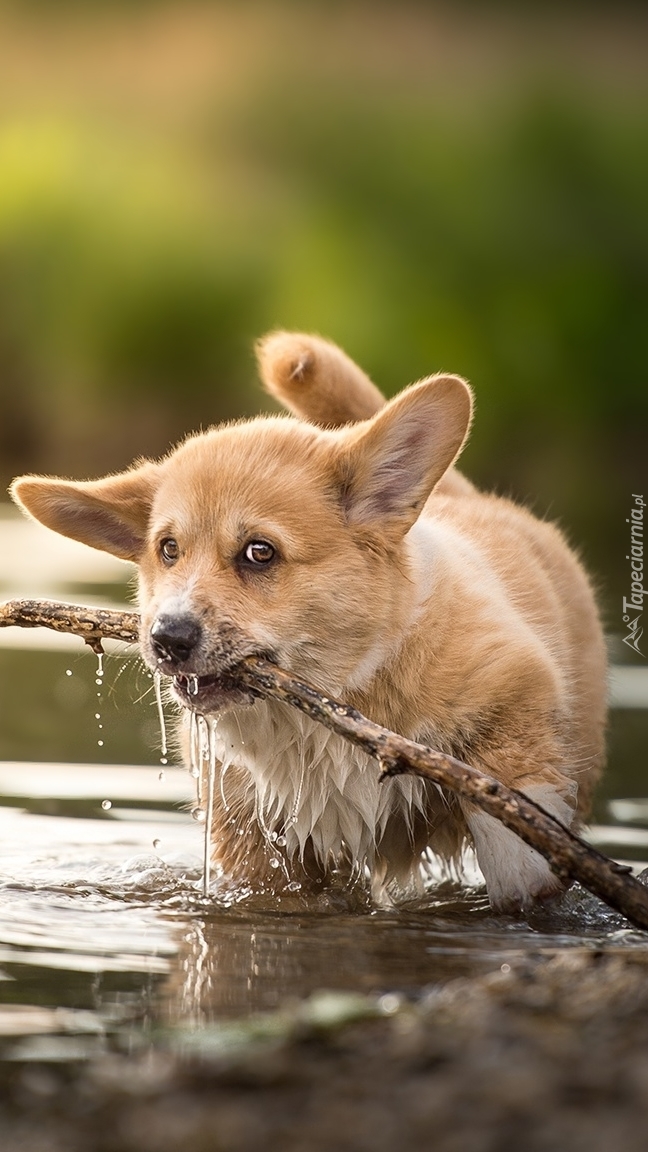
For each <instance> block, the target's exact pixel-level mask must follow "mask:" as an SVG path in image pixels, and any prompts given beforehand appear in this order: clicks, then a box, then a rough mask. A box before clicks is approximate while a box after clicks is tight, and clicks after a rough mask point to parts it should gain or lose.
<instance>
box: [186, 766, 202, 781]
mask: <svg viewBox="0 0 648 1152" xmlns="http://www.w3.org/2000/svg"><path fill="white" fill-rule="evenodd" d="M189 775H190V776H192V777H193V779H194V780H197V779H198V777H199V776H200V769H199V768H197V767H196V766H195V765H194V766H193V768H191V769H190V771H189Z"/></svg>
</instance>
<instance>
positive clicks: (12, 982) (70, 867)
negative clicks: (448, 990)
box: [0, 763, 645, 1060]
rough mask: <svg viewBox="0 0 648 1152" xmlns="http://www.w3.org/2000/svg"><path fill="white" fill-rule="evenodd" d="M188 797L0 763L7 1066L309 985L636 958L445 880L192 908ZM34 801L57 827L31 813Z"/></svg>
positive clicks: (623, 945)
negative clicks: (602, 953)
mask: <svg viewBox="0 0 648 1152" xmlns="http://www.w3.org/2000/svg"><path fill="white" fill-rule="evenodd" d="M192 784H193V781H192V780H191V778H190V777H189V775H188V773H186V772H185V771H183V770H178V769H173V768H170V769H168V770H167V771H166V772H165V776H164V779H163V780H162V781H161V780H160V779H159V770H158V768H157V766H156V767H150V768H143V767H132V768H128V767H123V766H119V767H110V766H102V765H55V764H52V765H42V764H29V763H20V764H18V763H14V764H3V765H2V766H0V845H1V847H0V976H1V979H0V1053H1V1054H2V1055H3V1056H4V1057H5V1058H8V1059H21V1060H22V1059H44V1058H47V1059H58V1058H60V1059H64V1058H65V1059H67V1058H78V1057H81V1056H83V1055H89V1054H92V1053H95V1052H97V1051H98V1050H101V1049H102V1048H103V1047H104V1046H105V1045H107V1044H109V1043H112V1042H113V1040H114V1037H115V1036H121V1037H122V1039H123V1037H124V1036H125V1037H128V1038H129V1039H128V1043H133V1042H135V1039H134V1038H136V1037H138V1036H141V1035H142V1034H145V1035H148V1034H149V1033H150V1032H151V1030H152V1031H155V1030H156V1029H157V1028H160V1027H164V1028H166V1027H168V1026H173V1027H183V1028H184V1027H187V1026H194V1025H196V1026H197V1025H201V1024H206V1023H211V1022H214V1021H217V1020H219V1019H223V1018H229V1017H238V1016H242V1015H246V1014H248V1013H251V1012H257V1011H262V1010H267V1009H272V1008H275V1007H277V1006H279V1005H282V1004H284V1003H286V1002H287V1001H290V1000H291V999H294V998H296V997H303V996H305V995H308V994H309V993H311V992H313V991H315V990H317V989H321V988H328V989H333V990H344V991H360V992H365V993H370V994H376V995H384V994H385V993H394V992H396V993H398V994H399V995H404V996H408V997H418V996H420V995H422V993H423V991H424V990H425V989H426V988H429V987H430V986H431V985H434V984H438V983H440V982H444V981H447V980H450V979H453V978H455V977H457V976H460V975H468V974H471V973H484V972H488V971H491V970H495V969H497V968H500V967H501V966H502V965H503V964H512V963H514V962H515V960H516V958H518V957H519V956H520V955H521V954H524V953H528V952H530V951H531V952H533V953H540V952H542V953H547V952H552V951H555V950H556V949H562V948H580V949H583V948H585V949H592V948H605V949H614V950H616V949H623V950H626V949H628V948H644V947H645V942H644V938H643V936H642V934H640V933H638V932H634V931H632V930H630V929H628V927H627V925H624V924H623V922H622V920H621V918H620V917H618V916H617V915H615V914H613V913H611V912H610V911H609V910H607V909H605V908H604V907H603V906H602V905H601V904H600V903H599V902H598V901H596V900H594V899H593V898H591V897H589V896H588V895H587V894H585V893H581V892H578V891H572V892H571V893H569V894H568V896H567V897H566V898H565V899H564V900H563V901H562V902H561V904H560V905H559V906H557V907H554V908H553V909H551V910H542V911H538V912H536V913H535V914H534V916H533V917H531V918H530V919H528V920H515V919H512V918H508V917H501V916H500V917H498V916H494V915H493V914H492V912H491V911H490V909H489V907H488V904H487V901H486V899H485V897H484V895H483V892H482V891H480V890H479V889H473V890H462V889H461V888H460V887H459V886H458V885H456V884H451V883H449V882H446V883H445V884H441V885H440V886H439V887H438V888H437V889H436V890H435V891H434V892H432V893H430V894H429V896H428V897H427V898H426V900H424V901H420V902H418V903H417V904H416V905H410V906H407V907H403V908H400V909H398V910H393V911H377V910H371V909H369V908H367V907H366V905H364V904H363V902H362V901H361V900H359V899H358V897H357V896H354V894H353V893H349V892H345V891H340V892H338V893H335V894H328V895H324V894H323V895H322V896H321V897H320V899H319V901H318V903H317V905H316V906H315V907H313V906H312V905H311V906H310V907H305V906H304V904H303V902H302V900H301V897H299V896H293V897H288V898H286V897H284V899H283V901H281V902H280V903H279V904H278V905H275V907H274V908H272V909H268V908H267V907H265V908H264V907H263V906H259V901H258V900H257V901H256V904H255V901H254V900H251V899H244V898H243V897H242V895H241V894H233V893H231V892H228V891H226V890H221V889H219V884H218V880H217V879H216V880H215V881H214V882H213V883H212V889H211V893H210V897H209V898H208V899H205V898H204V897H203V895H202V862H201V850H202V829H201V828H200V827H199V826H197V825H196V823H195V822H194V821H193V820H192V819H191V817H190V816H189V815H188V813H187V812H186V811H183V810H182V807H183V800H184V798H185V797H186V799H187V800H189V798H190V796H191V786H192ZM108 797H110V800H111V807H110V809H108V810H106V809H104V808H103V807H102V800H103V799H106V798H108ZM48 798H54V799H55V801H56V806H57V812H56V815H43V814H42V811H43V808H44V807H47V803H46V802H47V800H48ZM154 845H155V847H154Z"/></svg>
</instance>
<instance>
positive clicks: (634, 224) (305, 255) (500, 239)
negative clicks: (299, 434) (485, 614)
mask: <svg viewBox="0 0 648 1152" xmlns="http://www.w3.org/2000/svg"><path fill="white" fill-rule="evenodd" d="M145 7H146V6H145ZM289 7H290V6H289ZM387 7H388V6H387ZM316 8H317V5H312V6H311V5H309V6H306V8H305V9H304V11H305V12H306V13H307V12H308V11H310V10H311V9H312V10H313V11H314V10H315V9H316ZM406 8H407V19H408V20H409V21H410V24H411V23H412V21H413V20H414V22H416V20H417V19H419V17H417V16H416V13H417V12H418V11H420V13H421V15H420V20H421V37H422V38H424V37H425V35H427V34H428V31H429V29H428V25H427V24H426V16H425V6H424V5H421V6H418V7H417V6H416V5H414V6H409V7H408V6H403V8H402V9H401V13H402V18H403V20H404V19H405V11H406ZM378 9H379V10H380V12H381V19H382V20H383V22H384V21H385V12H386V10H387V8H386V6H384V5H379V6H377V11H378ZM228 10H229V9H228ZM293 10H294V11H296V9H293ZM178 11H180V10H179V9H178ZM254 11H260V9H259V6H258V5H257V6H256V8H255V9H254ZM336 11H337V9H336ZM392 13H393V15H392V17H391V18H390V19H392V21H393V20H395V21H398V19H399V16H398V7H397V6H394V8H393V9H392ZM309 18H310V17H308V15H306V16H304V12H302V15H301V17H300V19H301V20H302V24H301V25H300V26H299V28H298V29H297V32H296V33H295V35H296V36H297V37H299V36H301V37H302V40H303V45H304V46H305V48H306V51H304V52H303V53H300V52H297V53H296V54H295V52H294V44H295V40H293V41H292V42H291V43H289V44H288V46H287V47H286V46H284V47H283V49H282V51H281V52H280V51H279V47H278V45H279V40H280V37H281V32H280V31H278V32H276V33H272V32H271V31H270V32H269V31H268V29H271V28H272V22H271V21H269V22H266V24H264V25H263V27H262V29H261V31H260V32H259V38H260V39H262V38H263V37H264V36H265V37H269V40H268V44H267V49H266V54H265V57H263V67H259V68H257V69H256V70H255V69H251V74H250V75H249V76H248V77H247V78H245V81H244V82H243V81H242V82H241V83H240V84H239V85H238V88H236V90H235V91H234V89H232V91H229V92H228V94H227V95H226V97H224V96H223V93H222V92H221V91H220V90H218V91H217V88H218V85H217V84H216V77H215V78H214V86H213V92H212V94H211V95H210V94H209V91H207V93H206V94H205V96H204V98H203V99H202V102H201V103H200V102H199V106H196V107H195V108H194V110H193V112H192V114H191V117H190V120H186V119H185V120H184V121H182V123H181V126H180V127H178V126H177V125H176V126H175V127H173V128H171V129H170V128H169V123H168V122H167V121H168V115H167V114H166V113H165V115H167V121H164V117H163V116H162V113H160V124H158V125H156V124H155V123H154V122H152V121H151V120H149V121H148V122H147V124H146V126H145V127H144V128H143V127H142V124H141V122H137V123H135V122H133V123H131V122H129V120H128V117H127V116H126V115H125V113H124V110H123V108H121V110H120V111H119V113H118V114H117V113H114V114H113V115H111V116H107V115H105V114H99V113H97V112H96V111H93V110H92V108H91V107H88V108H86V107H85V106H83V104H82V102H80V101H79V99H78V96H77V104H76V105H75V104H74V101H68V104H67V106H66V108H65V109H64V110H60V109H59V110H58V111H57V112H56V114H53V113H51V112H48V113H47V114H46V113H45V111H44V110H43V109H42V108H39V109H36V110H34V109H31V110H28V111H23V112H21V113H20V114H18V113H16V114H9V113H5V114H4V115H3V116H2V117H0V469H1V470H2V473H3V480H4V481H8V480H9V479H10V477H11V475H13V474H15V473H17V472H20V471H25V470H41V471H52V472H61V473H63V474H67V475H74V474H76V475H92V474H97V473H99V472H101V471H104V470H107V469H114V468H119V467H123V466H125V465H126V464H128V463H129V461H130V459H131V458H132V457H134V456H136V455H139V454H142V453H145V454H155V453H159V452H163V451H165V450H166V449H167V447H168V446H169V444H170V443H172V442H173V441H174V440H175V439H177V438H178V437H180V436H181V435H183V434H184V433H185V432H186V431H189V430H191V429H193V428H195V427H197V426H199V425H201V424H202V425H205V424H208V423H210V422H213V421H215V420H218V419H223V418H229V417H232V416H235V415H239V414H247V413H251V412H253V411H255V410H256V409H257V407H259V406H264V407H267V406H268V404H267V402H266V401H264V400H261V398H260V397H259V395H258V393H256V392H255V388H254V384H253V381H254V369H253V361H252V354H251V350H252V344H253V341H254V339H255V337H256V336H258V335H259V334H261V333H262V332H263V331H265V330H266V329H267V328H269V327H272V326H282V327H294V328H303V329H310V330H317V331H319V332H321V333H323V334H324V335H327V336H329V337H331V338H332V339H335V340H337V341H338V342H339V343H341V344H342V345H343V346H344V347H345V348H346V350H347V351H348V352H349V353H350V354H351V355H352V356H354V357H355V358H356V359H358V361H359V362H360V363H362V365H363V366H364V367H365V368H366V369H367V370H368V371H369V372H370V373H372V374H373V376H374V378H375V379H376V382H377V383H378V384H379V385H381V386H382V387H384V388H385V389H386V391H388V392H389V393H393V392H394V391H396V390H398V389H399V388H401V387H402V386H404V385H405V384H407V383H408V382H410V381H411V380H413V379H416V378H418V377H420V376H422V375H425V374H427V373H429V372H431V371H436V370H438V369H440V368H444V369H447V370H451V371H456V372H460V373H462V374H464V375H466V376H467V377H468V378H469V379H470V380H471V381H472V382H473V384H474V386H475V389H476V393H477V401H478V406H477V420H476V425H475V431H474V434H473V438H472V441H471V444H470V446H469V448H468V449H467V452H466V455H465V467H466V470H467V471H468V472H469V473H470V474H471V475H472V476H474V477H475V478H476V479H477V480H478V482H480V483H484V484H488V485H495V486H496V487H498V488H499V490H501V491H504V492H510V493H512V494H514V495H515V496H517V497H520V498H522V499H525V500H529V501H530V502H531V503H532V505H533V506H534V507H535V509H536V510H537V511H538V512H539V513H540V514H547V513H548V514H549V515H551V516H554V517H558V518H559V519H560V521H561V522H562V523H563V525H564V526H565V527H566V528H567V529H568V531H569V534H570V536H571V537H572V539H573V540H575V541H576V542H578V543H580V544H581V545H582V547H583V550H584V552H585V555H586V557H587V559H588V560H589V561H590V563H591V565H592V566H593V567H594V569H595V570H596V571H598V572H599V573H600V574H601V575H602V577H603V580H604V582H605V585H606V594H607V596H608V598H609V603H610V604H611V605H612V613H611V616H610V620H611V623H612V624H614V625H616V623H617V620H616V617H617V616H618V613H617V602H618V600H619V599H620V596H621V593H622V591H625V590H626V587H625V585H626V571H625V569H626V562H625V547H626V540H625V528H626V525H625V516H626V515H627V506H628V502H629V497H630V493H631V492H636V491H645V488H646V485H645V483H644V480H645V474H646V467H645V461H644V448H643V445H644V437H645V430H646V417H647V415H648V412H647V410H648V388H646V383H645V379H646V377H645V345H646V339H645V327H646V314H647V308H646V305H647V296H648V288H647V274H646V272H647V267H648V264H647V258H648V216H647V214H646V207H645V206H646V203H647V202H648V111H646V107H647V106H646V103H645V99H644V100H643V101H641V100H637V99H636V98H635V97H636V93H635V97H633V96H632V94H628V93H625V94H624V92H623V90H622V89H623V85H622V84H621V83H619V86H618V89H619V90H618V92H615V91H614V90H613V87H612V89H611V88H610V84H609V82H608V83H607V86H606V87H605V88H601V87H599V85H598V77H597V67H596V62H595V61H593V63H592V67H591V74H590V75H589V77H588V76H587V75H586V74H585V73H586V72H587V69H585V73H584V72H583V69H582V68H581V70H580V72H579V76H578V77H577V78H576V79H574V77H573V76H572V77H570V78H568V77H567V74H566V73H563V74H561V75H559V74H553V73H552V70H551V68H550V67H547V68H545V69H544V70H543V69H538V68H536V69H535V70H533V72H529V75H528V76H526V75H525V74H524V69H522V70H521V71H520V73H519V74H516V76H515V77H514V81H511V82H509V83H507V84H502V83H501V77H499V76H498V77H497V79H496V81H494V80H493V79H492V76H491V78H490V79H489V78H488V77H489V75H490V74H488V72H487V71H486V73H485V74H484V75H482V74H481V73H479V70H477V71H476V72H474V74H472V75H471V76H470V83H468V84H466V85H465V86H462V85H461V84H455V85H454V86H453V87H448V89H447V91H446V90H445V88H444V84H443V82H437V83H432V82H430V77H428V76H426V75H425V74H424V73H423V74H421V72H420V71H419V70H418V68H419V67H420V64H419V63H417V61H414V60H413V63H412V67H411V68H409V67H408V63H407V58H406V56H403V53H402V51H401V54H400V55H399V56H398V55H396V56H395V58H394V61H392V64H391V65H390V67H391V71H389V76H388V82H387V81H386V80H385V78H384V75H385V74H384V72H383V73H382V74H381V71H380V69H379V68H378V69H374V70H372V68H371V67H369V66H364V65H366V61H364V64H363V57H362V53H363V51H364V52H365V53H366V52H367V51H369V49H368V48H366V45H365V43H364V39H365V38H364V34H363V35H360V34H359V33H357V29H356V34H357V39H356V40H355V41H353V43H352V44H351V45H349V44H348V43H346V41H345V42H344V43H343V40H344V35H343V33H344V29H341V30H340V47H341V51H342V48H344V51H345V52H346V55H344V53H342V54H341V56H340V61H339V64H337V65H336V64H335V62H333V64H331V62H330V60H329V63H328V64H327V66H326V67H324V66H322V64H321V61H319V59H318V52H317V39H316V36H317V28H315V29H314V31H313V35H310V34H309V25H308V19H309ZM295 19H296V17H295ZM385 28H386V29H387V31H386V32H385ZM394 28H396V25H394ZM273 35H274V36H275V37H276V41H277V43H276V44H275V43H274V41H273V40H272V36H273ZM381 35H382V41H381V44H382V47H381V51H382V52H383V54H384V55H385V58H388V57H389V21H387V24H384V27H383V32H382V33H381ZM275 49H277V51H276V54H274V53H275ZM153 51H154V48H151V52H153ZM356 54H359V55H357V60H356ZM288 59H290V61H291V67H290V68H289V69H287V68H286V61H287V60H288ZM357 61H359V63H360V64H363V67H359V68H356V67H355V64H356V62H357ZM163 63H164V62H163ZM252 73H254V74H252ZM116 83H117V82H116ZM233 93H234V94H233ZM644 95H645V87H644ZM521 562H524V558H523V557H521Z"/></svg>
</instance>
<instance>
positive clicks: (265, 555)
mask: <svg viewBox="0 0 648 1152" xmlns="http://www.w3.org/2000/svg"><path fill="white" fill-rule="evenodd" d="M274 555H275V550H274V548H273V547H272V544H268V542H267V541H266V540H251V541H250V543H249V544H246V546H245V549H244V552H243V556H244V557H245V559H246V560H247V562H248V564H269V563H270V561H271V560H273V559H274Z"/></svg>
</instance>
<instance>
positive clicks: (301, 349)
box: [256, 332, 474, 496]
mask: <svg viewBox="0 0 648 1152" xmlns="http://www.w3.org/2000/svg"><path fill="white" fill-rule="evenodd" d="M256 354H257V361H258V364H259V374H260V376H261V380H262V382H263V385H264V387H265V389H266V391H267V392H269V393H270V395H271V396H274V397H275V399H277V400H279V401H280V402H281V403H282V404H283V405H284V407H285V408H288V410H289V411H290V412H292V413H293V414H294V415H295V416H298V417H300V418H301V419H302V420H308V421H309V423H311V424H317V425H319V426H320V427H321V428H340V427H341V426H342V425H344V424H352V423H355V422H356V421H357V420H368V419H369V418H370V417H371V416H375V415H376V413H377V412H379V411H380V409H381V408H382V407H383V406H384V404H385V403H386V401H385V397H384V396H383V394H382V392H380V391H379V390H378V388H376V385H375V384H373V383H372V381H371V380H370V379H369V377H368V376H367V375H366V374H365V373H364V372H363V371H362V369H361V368H359V367H358V365H357V364H354V362H353V360H351V359H350V358H349V357H348V356H347V355H346V354H345V353H344V352H343V351H342V350H341V348H338V347H337V345H336V344H331V343H330V342H329V341H328V340H323V339H322V338H321V336H309V335H305V334H304V333H301V332H270V333H269V334H268V335H267V336H264V337H263V338H262V339H261V340H259V342H258V343H257V346H256ZM436 491H437V492H439V493H444V494H445V495H456V496H458V495H464V494H467V493H469V492H473V491H474V488H473V486H472V484H471V483H470V481H469V480H466V478H465V477H464V476H461V475H460V473H458V472H457V471H456V470H455V469H454V468H450V469H449V470H448V472H446V474H445V476H444V477H443V478H442V479H441V480H440V482H439V484H438V485H437V488H436Z"/></svg>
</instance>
